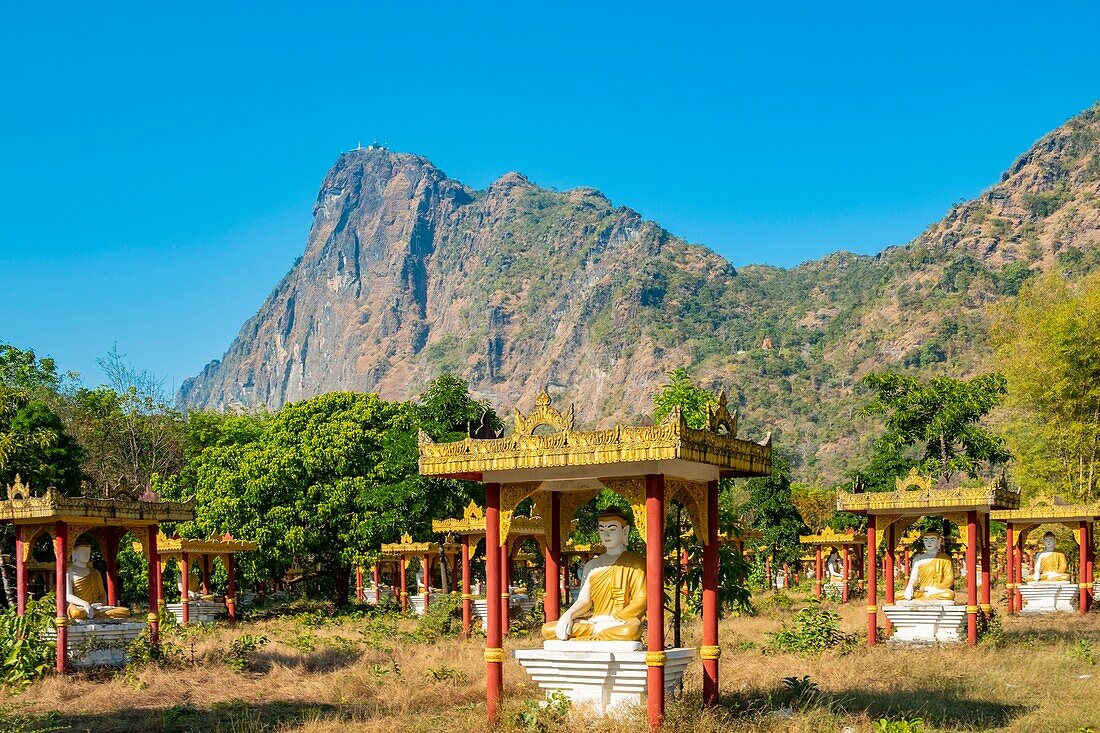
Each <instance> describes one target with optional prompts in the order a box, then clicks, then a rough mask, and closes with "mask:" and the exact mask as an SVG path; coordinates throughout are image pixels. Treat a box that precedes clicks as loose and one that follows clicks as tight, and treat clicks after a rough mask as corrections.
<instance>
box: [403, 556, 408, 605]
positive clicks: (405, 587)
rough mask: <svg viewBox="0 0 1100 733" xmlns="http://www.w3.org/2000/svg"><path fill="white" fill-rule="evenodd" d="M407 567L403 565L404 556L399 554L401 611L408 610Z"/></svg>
mask: <svg viewBox="0 0 1100 733" xmlns="http://www.w3.org/2000/svg"><path fill="white" fill-rule="evenodd" d="M406 570H407V568H406V567H405V556H404V555H402V556H401V613H408V612H409V581H408V578H406V577H405V575H406Z"/></svg>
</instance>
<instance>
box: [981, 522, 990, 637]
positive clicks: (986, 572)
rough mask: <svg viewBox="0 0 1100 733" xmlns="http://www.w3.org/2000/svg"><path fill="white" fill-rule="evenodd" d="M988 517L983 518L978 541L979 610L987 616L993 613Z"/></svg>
mask: <svg viewBox="0 0 1100 733" xmlns="http://www.w3.org/2000/svg"><path fill="white" fill-rule="evenodd" d="M990 541H991V540H990V537H989V515H988V514H987V515H986V517H985V522H983V523H982V536H981V538H980V540H979V542H980V545H981V549H982V596H981V609H982V614H984V615H986V616H988V615H989V614H990V613H992V611H993V590H992V588H991V587H990V586H992V585H993V573H992V572H991V570H992V567H991V566H990V563H989V554H990V553H989V543H990Z"/></svg>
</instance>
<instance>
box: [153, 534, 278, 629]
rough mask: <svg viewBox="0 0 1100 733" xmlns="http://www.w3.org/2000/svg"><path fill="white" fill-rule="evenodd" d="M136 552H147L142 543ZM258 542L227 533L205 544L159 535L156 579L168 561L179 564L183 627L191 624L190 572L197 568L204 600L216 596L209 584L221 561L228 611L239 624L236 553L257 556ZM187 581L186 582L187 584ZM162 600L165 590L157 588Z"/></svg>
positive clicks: (199, 541)
mask: <svg viewBox="0 0 1100 733" xmlns="http://www.w3.org/2000/svg"><path fill="white" fill-rule="evenodd" d="M134 550H135V551H137V552H144V549H143V548H142V545H141V543H140V542H137V543H134ZM255 550H256V543H255V542H248V541H246V540H238V539H236V538H235V537H233V535H231V534H229V533H228V532H227V533H225V534H224V535H221V536H220V537H219V536H217V535H215V536H212V537H209V538H207V539H205V540H199V539H191V538H187V537H178V536H177V537H165V536H164V533H163V532H162V533H160V534H158V535H157V557H158V558H159V560H158V569H157V575H158V577H160V578H163V577H164V569H165V566H166V565H167V564H168V561H169V560H175V561H176V562H177V563H178V564H179V568H180V578H181V589H180V591H181V592H180V605H181V607H182V616H183V622H182V623H183V624H184V625H186V624H188V623H189V622H190V620H191V614H190V611H189V609H190V604H191V600H190V598H189V597H188V594H187V591H186V589H188V588H189V587H190V580H191V572H192V570H193V569H194V568H195V567H197V568H198V569H199V572H200V574H201V581H200V586H199V592H200V593H201V594H202V595H203V596H204V597H209V596H211V595H213V594H214V585H213V583H212V582H211V580H210V577H211V570H212V568H213V563H214V561H216V560H218V559H220V560H221V561H222V565H223V566H224V567H225V576H226V591H225V611H226V615H228V616H229V621H230V622H231V623H236V621H237V553H238V552H254V551H255ZM184 579H186V580H184ZM158 588H159V590H160V591H161V596H160V597H163V587H162V586H158Z"/></svg>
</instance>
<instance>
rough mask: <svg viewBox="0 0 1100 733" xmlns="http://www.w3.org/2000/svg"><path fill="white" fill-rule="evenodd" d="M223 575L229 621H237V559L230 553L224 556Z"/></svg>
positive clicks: (233, 622)
mask: <svg viewBox="0 0 1100 733" xmlns="http://www.w3.org/2000/svg"><path fill="white" fill-rule="evenodd" d="M225 575H226V582H227V584H228V586H229V587H228V588H227V589H226V594H225V608H226V611H227V612H228V613H229V623H231V624H235V623H237V559H236V558H235V557H234V556H233V555H232V554H229V555H226V556H225Z"/></svg>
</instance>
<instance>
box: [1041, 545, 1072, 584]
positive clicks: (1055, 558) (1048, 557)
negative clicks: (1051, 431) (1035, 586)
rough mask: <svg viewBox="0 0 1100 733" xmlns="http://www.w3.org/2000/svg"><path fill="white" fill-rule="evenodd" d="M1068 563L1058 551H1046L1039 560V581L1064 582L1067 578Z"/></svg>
mask: <svg viewBox="0 0 1100 733" xmlns="http://www.w3.org/2000/svg"><path fill="white" fill-rule="evenodd" d="M1067 570H1069V563H1068V562H1067V561H1066V556H1065V555H1063V554H1062V553H1060V552H1046V553H1043V557H1042V559H1041V560H1039V582H1041V583H1042V582H1046V583H1065V582H1067V581H1068V580H1069V573H1067V572H1066V571H1067Z"/></svg>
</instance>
